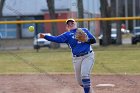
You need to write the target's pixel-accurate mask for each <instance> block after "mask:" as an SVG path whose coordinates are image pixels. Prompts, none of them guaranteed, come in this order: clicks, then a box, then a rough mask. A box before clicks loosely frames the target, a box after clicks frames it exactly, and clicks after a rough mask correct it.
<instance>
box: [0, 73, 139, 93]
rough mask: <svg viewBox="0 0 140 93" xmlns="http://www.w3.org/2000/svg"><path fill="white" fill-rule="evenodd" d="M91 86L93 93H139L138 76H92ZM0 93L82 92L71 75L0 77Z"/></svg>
mask: <svg viewBox="0 0 140 93" xmlns="http://www.w3.org/2000/svg"><path fill="white" fill-rule="evenodd" d="M98 84H114V85H115V86H97V85H98ZM92 85H93V88H94V91H95V93H140V75H133V76H132V75H92ZM0 93H83V90H82V88H81V87H79V86H78V84H77V82H76V80H75V77H74V75H73V74H57V75H56V74H52V75H50V74H17V75H0Z"/></svg>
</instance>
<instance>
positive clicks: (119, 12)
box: [116, 0, 123, 45]
mask: <svg viewBox="0 0 140 93" xmlns="http://www.w3.org/2000/svg"><path fill="white" fill-rule="evenodd" d="M122 2H123V1H122V0H117V2H116V5H117V6H116V17H122V16H123V3H122ZM121 24H122V22H121V21H117V45H121V44H122V33H121Z"/></svg>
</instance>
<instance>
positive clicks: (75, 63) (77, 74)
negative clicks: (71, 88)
mask: <svg viewBox="0 0 140 93" xmlns="http://www.w3.org/2000/svg"><path fill="white" fill-rule="evenodd" d="M81 63H82V58H81V57H73V66H74V71H75V77H76V80H77V82H78V84H79V85H80V86H82V81H81Z"/></svg>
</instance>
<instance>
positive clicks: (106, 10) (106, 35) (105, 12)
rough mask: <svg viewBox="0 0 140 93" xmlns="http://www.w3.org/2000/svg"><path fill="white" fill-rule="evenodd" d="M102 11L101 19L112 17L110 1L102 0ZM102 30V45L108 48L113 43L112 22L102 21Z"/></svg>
mask: <svg viewBox="0 0 140 93" xmlns="http://www.w3.org/2000/svg"><path fill="white" fill-rule="evenodd" d="M100 4H101V7H100V11H101V17H103V18H104V17H110V15H111V13H110V7H109V5H108V0H100ZM101 30H102V33H103V42H102V45H103V46H106V45H109V44H110V43H111V25H110V21H101Z"/></svg>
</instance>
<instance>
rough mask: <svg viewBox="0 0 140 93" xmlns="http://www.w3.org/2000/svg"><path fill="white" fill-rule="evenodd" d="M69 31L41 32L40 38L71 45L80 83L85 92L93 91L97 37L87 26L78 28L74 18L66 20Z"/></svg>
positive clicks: (90, 92) (76, 73)
mask: <svg viewBox="0 0 140 93" xmlns="http://www.w3.org/2000/svg"><path fill="white" fill-rule="evenodd" d="M66 29H67V30H68V31H67V32H65V33H63V34H61V35H59V36H48V35H43V34H40V38H45V39H46V40H49V41H52V42H56V43H66V44H68V45H69V47H70V48H71V51H72V56H73V65H74V70H75V76H76V79H77V81H78V84H79V85H80V86H81V87H83V89H84V93H93V91H92V87H91V81H90V73H91V70H92V67H93V64H94V52H93V50H92V47H91V44H94V43H96V39H95V37H94V36H93V35H92V34H91V33H90V32H89V31H88V29H86V28H77V23H76V22H75V20H74V19H68V20H66Z"/></svg>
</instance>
